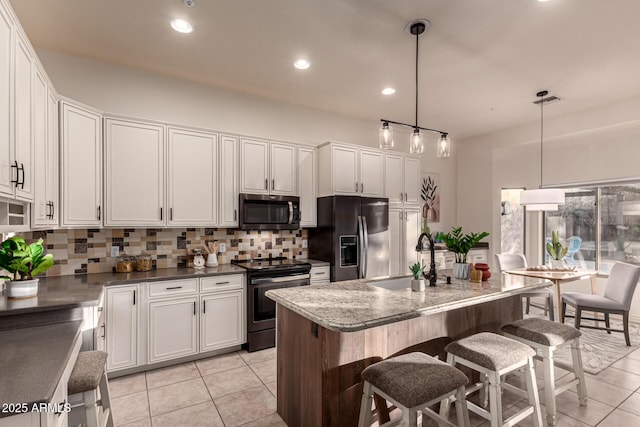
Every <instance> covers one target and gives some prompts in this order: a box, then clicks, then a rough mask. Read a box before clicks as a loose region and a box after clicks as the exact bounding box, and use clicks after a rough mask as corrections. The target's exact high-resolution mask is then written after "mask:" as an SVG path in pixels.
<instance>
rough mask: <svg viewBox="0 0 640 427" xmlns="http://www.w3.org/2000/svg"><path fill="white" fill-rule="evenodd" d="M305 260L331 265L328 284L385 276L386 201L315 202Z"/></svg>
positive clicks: (336, 199) (333, 199)
mask: <svg viewBox="0 0 640 427" xmlns="http://www.w3.org/2000/svg"><path fill="white" fill-rule="evenodd" d="M309 258H313V259H317V260H320V261H326V262H329V263H330V264H331V281H332V282H338V281H341V280H351V279H359V278H368V279H369V278H374V277H381V276H388V275H389V200H388V199H384V198H372V197H357V196H328V197H319V198H318V226H317V227H316V228H315V229H313V228H312V229H310V231H309Z"/></svg>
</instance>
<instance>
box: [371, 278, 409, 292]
mask: <svg viewBox="0 0 640 427" xmlns="http://www.w3.org/2000/svg"><path fill="white" fill-rule="evenodd" d="M411 279H413V277H412V276H407V277H394V278H391V279H380V280H372V281H371V282H367V284H369V285H373V286H376V287H378V288H383V289H388V290H390V291H396V290H400V289H409V288H411Z"/></svg>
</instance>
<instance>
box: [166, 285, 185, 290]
mask: <svg viewBox="0 0 640 427" xmlns="http://www.w3.org/2000/svg"><path fill="white" fill-rule="evenodd" d="M165 289H166V290H167V291H169V290H171V289H182V286H169V287H168V288H165Z"/></svg>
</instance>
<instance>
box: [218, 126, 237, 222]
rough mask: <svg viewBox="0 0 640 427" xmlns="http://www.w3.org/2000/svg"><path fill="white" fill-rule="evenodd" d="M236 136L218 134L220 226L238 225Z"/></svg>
mask: <svg viewBox="0 0 640 427" xmlns="http://www.w3.org/2000/svg"><path fill="white" fill-rule="evenodd" d="M238 156H239V146H238V137H237V136H233V135H220V155H219V159H220V161H219V163H218V164H219V168H220V174H219V180H220V186H219V187H218V188H219V190H220V198H219V200H220V209H219V217H218V218H219V224H220V226H221V227H237V226H238V194H239V192H240V191H239V190H240V187H239V185H238V167H239V160H238Z"/></svg>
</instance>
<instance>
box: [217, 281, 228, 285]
mask: <svg viewBox="0 0 640 427" xmlns="http://www.w3.org/2000/svg"><path fill="white" fill-rule="evenodd" d="M228 284H229V281H226V282H216V285H228Z"/></svg>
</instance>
